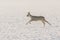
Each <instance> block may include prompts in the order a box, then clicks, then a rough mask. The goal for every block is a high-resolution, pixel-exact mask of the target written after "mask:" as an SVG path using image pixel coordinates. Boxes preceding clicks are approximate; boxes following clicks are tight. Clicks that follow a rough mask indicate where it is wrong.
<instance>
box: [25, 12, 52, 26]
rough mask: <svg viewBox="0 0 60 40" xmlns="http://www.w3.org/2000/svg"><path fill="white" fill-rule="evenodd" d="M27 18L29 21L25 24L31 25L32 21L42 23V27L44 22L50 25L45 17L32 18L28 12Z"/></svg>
mask: <svg viewBox="0 0 60 40" xmlns="http://www.w3.org/2000/svg"><path fill="white" fill-rule="evenodd" d="M27 17H30V18H31V20H29V21H28V22H27V23H26V24H28V23H31V22H32V21H42V23H43V24H44V26H45V22H47V23H48V24H49V25H51V24H50V23H49V22H48V21H47V20H46V19H45V17H43V16H33V15H31V14H30V12H28V15H27Z"/></svg>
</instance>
